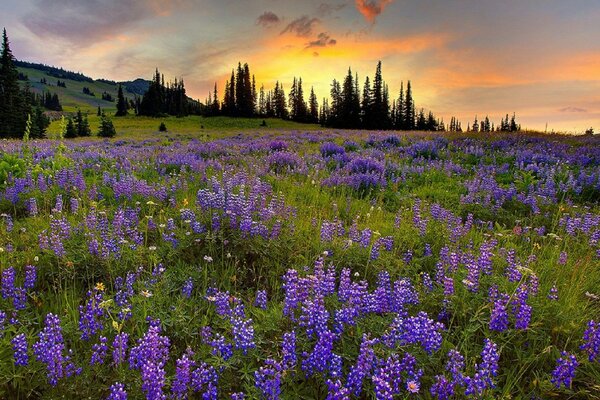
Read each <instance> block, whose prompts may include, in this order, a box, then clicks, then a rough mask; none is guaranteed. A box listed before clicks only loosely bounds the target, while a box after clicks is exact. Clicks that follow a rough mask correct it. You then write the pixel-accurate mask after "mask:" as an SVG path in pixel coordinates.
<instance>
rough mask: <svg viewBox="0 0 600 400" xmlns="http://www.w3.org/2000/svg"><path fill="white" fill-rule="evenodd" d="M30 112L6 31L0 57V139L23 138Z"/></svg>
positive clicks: (3, 34) (3, 35)
mask: <svg viewBox="0 0 600 400" xmlns="http://www.w3.org/2000/svg"><path fill="white" fill-rule="evenodd" d="M30 110H31V108H30V106H29V102H27V101H26V99H25V98H24V94H23V93H22V92H21V89H20V87H19V72H18V71H17V67H16V66H15V58H14V56H13V54H12V51H11V49H10V42H9V40H8V35H7V33H6V29H4V30H3V33H2V51H1V55H0V138H21V137H22V136H23V132H24V131H25V125H26V122H27V120H28V116H29V114H30Z"/></svg>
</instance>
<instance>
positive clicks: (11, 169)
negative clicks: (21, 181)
mask: <svg viewBox="0 0 600 400" xmlns="http://www.w3.org/2000/svg"><path fill="white" fill-rule="evenodd" d="M25 170H26V168H25V161H24V160H23V159H22V158H21V157H19V156H18V155H16V154H9V153H4V154H2V156H1V157H0V186H2V187H4V186H5V185H6V183H7V182H8V181H9V178H12V179H14V178H23V177H24V176H25Z"/></svg>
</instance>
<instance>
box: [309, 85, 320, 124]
mask: <svg viewBox="0 0 600 400" xmlns="http://www.w3.org/2000/svg"><path fill="white" fill-rule="evenodd" d="M309 103H310V122H311V123H313V124H316V123H317V122H318V121H319V103H318V102H317V96H316V95H315V90H314V88H313V87H311V88H310V100H309Z"/></svg>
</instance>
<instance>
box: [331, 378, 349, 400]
mask: <svg viewBox="0 0 600 400" xmlns="http://www.w3.org/2000/svg"><path fill="white" fill-rule="evenodd" d="M325 400H350V390H348V388H347V387H345V386H344V385H343V384H342V381H341V380H339V379H336V380H331V379H328V380H327V397H326V398H325Z"/></svg>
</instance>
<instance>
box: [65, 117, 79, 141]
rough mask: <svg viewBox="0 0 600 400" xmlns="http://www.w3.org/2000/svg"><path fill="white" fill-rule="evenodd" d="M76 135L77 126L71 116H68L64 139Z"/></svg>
mask: <svg viewBox="0 0 600 400" xmlns="http://www.w3.org/2000/svg"><path fill="white" fill-rule="evenodd" d="M76 137H77V128H76V127H75V124H74V123H73V118H71V117H69V119H68V120H67V128H66V129H65V134H64V138H65V139H73V138H76Z"/></svg>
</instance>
